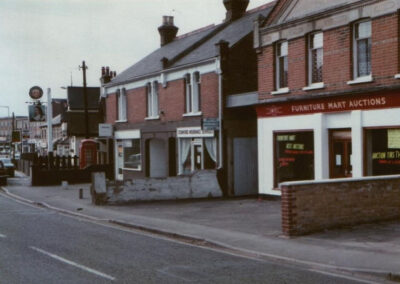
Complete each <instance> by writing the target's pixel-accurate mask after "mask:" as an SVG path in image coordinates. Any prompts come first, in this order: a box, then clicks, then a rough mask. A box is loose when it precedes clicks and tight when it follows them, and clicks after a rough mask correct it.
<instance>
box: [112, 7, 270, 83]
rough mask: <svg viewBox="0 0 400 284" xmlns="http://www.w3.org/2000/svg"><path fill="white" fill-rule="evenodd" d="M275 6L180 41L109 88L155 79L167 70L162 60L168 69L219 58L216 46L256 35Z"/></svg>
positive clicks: (200, 31)
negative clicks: (261, 18)
mask: <svg viewBox="0 0 400 284" xmlns="http://www.w3.org/2000/svg"><path fill="white" fill-rule="evenodd" d="M273 4H274V2H271V3H269V4H266V5H263V6H260V7H259V8H256V9H253V10H250V11H248V12H247V13H246V14H245V15H243V17H241V18H239V19H237V20H236V21H233V22H224V23H222V24H219V25H212V26H208V27H205V28H202V29H200V30H197V31H194V32H191V33H188V34H186V35H182V36H179V37H177V38H176V39H175V40H174V41H172V42H171V43H169V44H166V45H164V46H162V47H160V48H158V49H157V50H155V51H154V52H152V53H151V54H149V55H148V56H146V57H144V58H143V59H142V60H140V61H139V62H137V63H136V64H134V65H132V66H131V67H129V68H128V69H126V70H125V71H123V72H121V73H120V74H119V75H117V76H116V77H115V78H114V79H113V80H112V81H111V82H110V83H109V84H108V85H110V86H112V85H118V84H120V83H124V82H128V81H134V80H135V79H136V78H140V77H143V76H147V75H151V74H153V73H157V72H160V71H162V70H163V66H162V62H161V60H162V58H167V59H168V61H169V65H168V68H174V67H179V66H182V65H187V64H193V63H197V62H200V61H204V60H207V59H211V58H214V57H216V56H217V49H216V47H215V44H216V43H218V42H219V41H221V40H225V41H227V42H229V46H230V47H232V46H234V45H235V44H236V43H238V42H239V41H240V40H242V39H243V38H244V37H246V36H247V35H249V34H250V33H252V31H253V21H254V20H255V19H256V18H257V17H258V16H259V15H262V16H264V17H266V16H268V14H269V12H270V11H271V9H272V6H273Z"/></svg>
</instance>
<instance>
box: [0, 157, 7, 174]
mask: <svg viewBox="0 0 400 284" xmlns="http://www.w3.org/2000/svg"><path fill="white" fill-rule="evenodd" d="M6 175H8V173H7V169H6V167H5V166H4V164H3V162H2V161H1V160H0V176H6Z"/></svg>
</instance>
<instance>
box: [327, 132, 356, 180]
mask: <svg viewBox="0 0 400 284" xmlns="http://www.w3.org/2000/svg"><path fill="white" fill-rule="evenodd" d="M352 175H353V166H352V146H351V130H333V131H331V133H330V177H331V178H345V177H352Z"/></svg>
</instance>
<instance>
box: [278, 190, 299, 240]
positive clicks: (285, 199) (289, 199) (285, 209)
mask: <svg viewBox="0 0 400 284" xmlns="http://www.w3.org/2000/svg"><path fill="white" fill-rule="evenodd" d="M281 193H282V205H281V210H282V233H283V234H284V235H285V236H287V237H290V236H294V235H297V210H296V209H297V208H296V194H295V190H294V189H293V188H291V187H290V186H287V185H282V186H281Z"/></svg>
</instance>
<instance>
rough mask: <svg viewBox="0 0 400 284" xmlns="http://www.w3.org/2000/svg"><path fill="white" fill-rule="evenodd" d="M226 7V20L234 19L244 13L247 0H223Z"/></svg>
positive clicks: (247, 3)
mask: <svg viewBox="0 0 400 284" xmlns="http://www.w3.org/2000/svg"><path fill="white" fill-rule="evenodd" d="M224 5H225V8H226V18H225V21H226V22H230V21H234V20H237V19H239V18H240V17H242V16H243V15H244V14H245V13H246V9H247V6H248V5H249V0H224Z"/></svg>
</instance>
